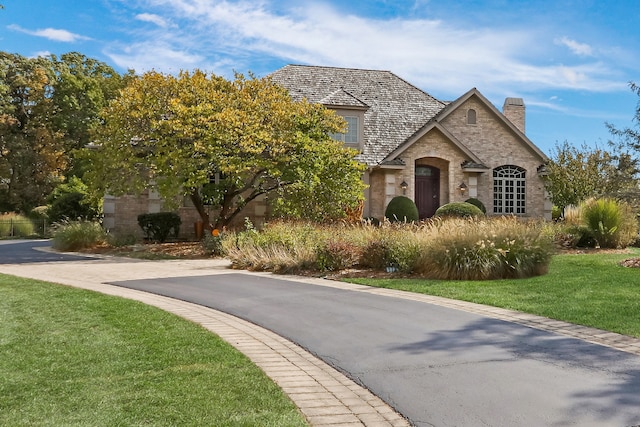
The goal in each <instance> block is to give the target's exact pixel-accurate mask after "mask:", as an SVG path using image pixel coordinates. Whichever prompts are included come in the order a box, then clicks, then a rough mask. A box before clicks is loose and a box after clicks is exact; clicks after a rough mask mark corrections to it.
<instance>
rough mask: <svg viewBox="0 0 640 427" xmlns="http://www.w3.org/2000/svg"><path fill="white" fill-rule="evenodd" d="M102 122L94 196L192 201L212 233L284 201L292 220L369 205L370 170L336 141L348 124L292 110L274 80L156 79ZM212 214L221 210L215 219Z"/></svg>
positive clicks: (304, 107) (151, 76) (311, 108)
mask: <svg viewBox="0 0 640 427" xmlns="http://www.w3.org/2000/svg"><path fill="white" fill-rule="evenodd" d="M103 120H104V124H103V125H102V126H100V127H98V128H97V131H96V138H95V142H96V144H97V145H98V147H99V149H97V150H95V151H93V155H92V156H91V157H92V171H91V176H92V180H91V182H92V183H93V186H94V188H95V189H98V190H100V191H107V192H109V193H111V194H114V195H121V194H126V193H134V194H135V193H138V194H139V193H140V192H141V191H142V190H144V189H146V188H152V189H154V190H156V191H158V192H159V194H160V195H161V196H162V197H163V198H164V200H165V203H168V205H169V206H171V204H172V202H174V203H176V202H177V201H179V200H180V199H181V197H182V196H189V197H190V198H191V200H192V202H193V204H194V206H195V207H196V209H197V210H198V212H199V214H200V216H201V218H202V220H203V221H204V222H205V224H207V225H209V226H210V227H212V228H221V227H223V226H225V225H227V224H229V223H230V221H231V220H232V219H233V218H235V217H236V216H237V215H239V214H240V213H241V212H242V209H243V208H244V207H245V206H246V204H247V203H249V202H250V201H252V200H254V199H256V198H257V197H259V196H261V195H265V194H270V195H272V196H270V197H273V198H278V197H281V196H284V195H285V193H286V196H287V197H288V202H287V204H286V207H287V209H286V212H287V213H288V214H290V215H292V216H297V217H305V216H307V217H314V218H317V217H319V216H322V215H320V214H319V212H322V213H324V216H326V217H337V216H340V215H343V214H344V212H345V209H348V208H353V207H354V206H356V205H357V204H358V203H359V202H360V201H361V199H362V189H363V183H362V181H361V174H362V171H363V166H362V165H361V164H359V163H358V162H357V161H355V160H354V155H355V154H356V153H355V152H354V151H353V150H350V149H347V148H345V147H344V146H343V145H342V144H341V143H340V142H338V141H335V140H333V139H332V138H331V137H330V134H331V133H333V132H338V131H343V130H344V126H345V124H344V121H343V120H342V119H341V118H340V117H338V116H336V115H335V114H334V113H333V112H331V111H329V110H327V109H325V108H324V107H323V106H320V105H315V104H309V103H307V102H294V101H292V100H291V98H290V97H289V95H288V93H287V92H286V91H285V90H284V89H283V88H281V87H279V86H278V85H276V84H275V83H273V82H272V81H271V80H270V79H268V78H266V79H257V78H255V77H253V76H249V77H248V78H246V77H245V76H243V75H241V74H237V75H236V77H235V79H234V80H233V81H229V80H226V79H224V78H222V77H219V76H215V75H207V74H206V73H204V72H201V71H199V70H196V71H194V72H181V73H180V74H179V75H178V76H171V75H166V74H162V73H157V72H148V73H145V74H144V75H142V76H140V77H139V78H136V79H133V80H132V81H131V82H130V83H129V85H128V86H127V87H126V88H125V89H124V90H123V91H122V93H121V95H120V96H119V97H118V98H116V99H115V100H113V101H112V102H111V103H110V105H109V107H108V108H106V109H105V110H104V113H103ZM329 172H331V173H329ZM310 191H312V192H315V193H316V194H317V195H318V197H317V198H315V199H313V198H310V197H309V192H310ZM206 204H208V205H212V206H213V207H215V208H216V210H217V213H216V216H215V219H213V220H212V219H210V218H209V214H208V211H207V209H206V208H205V205H206Z"/></svg>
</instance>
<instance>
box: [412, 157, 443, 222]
mask: <svg viewBox="0 0 640 427" xmlns="http://www.w3.org/2000/svg"><path fill="white" fill-rule="evenodd" d="M415 181H416V206H417V207H418V214H419V216H420V219H424V218H430V217H432V216H433V215H434V214H435V213H436V209H438V207H440V169H438V168H435V167H433V166H416V177H415Z"/></svg>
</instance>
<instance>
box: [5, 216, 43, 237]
mask: <svg viewBox="0 0 640 427" xmlns="http://www.w3.org/2000/svg"><path fill="white" fill-rule="evenodd" d="M34 234H35V227H34V226H33V222H31V220H30V219H29V218H27V217H25V216H23V215H18V214H13V213H10V214H3V215H0V237H29V236H33V235H34Z"/></svg>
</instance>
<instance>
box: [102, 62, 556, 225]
mask: <svg viewBox="0 0 640 427" xmlns="http://www.w3.org/2000/svg"><path fill="white" fill-rule="evenodd" d="M269 77H270V78H271V79H273V81H274V82H276V83H278V84H280V85H282V86H283V87H284V88H286V89H287V90H288V91H289V93H290V95H291V97H292V98H293V99H294V100H301V99H303V98H306V99H307V100H308V101H310V102H314V103H320V104H323V105H325V106H326V107H327V108H330V109H332V110H334V111H335V112H336V113H337V114H339V115H340V116H342V117H344V119H345V120H346V122H347V124H348V131H347V132H346V133H345V134H337V135H334V137H335V138H337V139H340V140H342V141H344V143H345V145H347V146H350V147H353V148H356V149H357V150H358V151H359V153H360V154H359V155H358V157H357V158H358V159H359V160H360V161H362V162H363V163H365V164H366V165H367V170H366V172H365V174H364V176H363V180H364V181H365V183H366V184H368V188H367V190H366V194H365V200H366V202H365V206H364V212H363V216H364V217H374V218H378V219H381V218H383V217H384V212H385V209H386V206H387V204H388V203H389V201H390V200H391V199H392V198H393V197H395V196H397V195H403V194H404V195H406V196H407V197H409V198H411V199H412V200H414V201H415V203H416V205H417V206H418V210H419V213H420V218H428V217H431V216H432V215H433V214H434V212H435V211H436V209H437V208H438V207H439V206H442V205H443V204H446V203H449V202H454V201H464V200H466V199H468V198H471V197H474V198H477V199H479V200H480V201H481V202H482V203H483V204H484V205H485V206H486V208H487V214H488V215H504V214H509V215H517V216H520V217H535V218H547V219H550V218H551V202H550V200H549V198H548V197H547V195H546V192H545V189H544V182H543V179H544V173H545V170H544V163H545V161H546V156H545V155H544V154H543V153H542V151H540V149H539V148H538V147H536V146H535V145H534V144H533V142H531V141H530V140H529V138H527V136H526V135H525V105H524V102H523V101H522V99H520V98H507V99H506V100H505V103H504V107H503V110H502V112H501V111H499V110H498V109H497V108H496V107H495V106H494V105H493V104H492V103H491V102H489V100H487V99H486V98H485V97H484V96H483V95H482V94H481V93H480V92H479V91H478V90H477V89H475V88H474V89H471V90H469V91H468V92H467V93H465V94H464V95H462V96H461V97H460V98H458V99H456V100H455V101H452V102H444V101H440V100H437V99H435V98H434V97H432V96H431V95H429V94H428V93H426V92H424V91H423V90H421V89H419V88H417V87H415V86H413V85H412V84H410V83H408V82H407V81H405V80H403V79H402V78H400V77H398V76H396V75H395V74H393V73H391V72H389V71H379V70H361V69H352V68H335V67H317V66H305V65H287V66H285V67H283V68H281V69H279V70H277V71H275V72H274V73H272V74H271V75H270V76H269ZM161 209H162V201H161V200H160V198H159V196H158V195H157V194H155V193H153V192H147V193H146V194H144V195H143V196H142V197H133V196H125V197H118V198H114V197H105V203H104V213H105V217H104V225H105V227H106V228H107V229H111V230H112V231H114V232H116V233H117V232H122V231H129V232H131V231H133V230H137V229H138V226H137V222H136V218H137V215H138V214H140V213H145V212H157V211H159V210H161ZM180 215H181V216H182V218H183V224H189V223H190V222H195V221H196V220H197V219H198V216H197V214H196V213H195V210H194V209H193V208H192V207H189V205H188V201H185V206H184V207H182V208H181V209H180ZM244 217H249V218H250V219H252V220H253V221H254V223H256V224H260V223H262V222H263V221H265V220H268V218H269V207H268V205H267V202H266V199H265V198H262V199H260V200H255V201H253V202H251V203H250V204H249V205H248V206H247V207H246V208H245V211H244V212H243V215H242V216H241V218H240V220H242V218H244ZM182 233H183V234H192V233H193V230H191V229H190V227H183V231H182Z"/></svg>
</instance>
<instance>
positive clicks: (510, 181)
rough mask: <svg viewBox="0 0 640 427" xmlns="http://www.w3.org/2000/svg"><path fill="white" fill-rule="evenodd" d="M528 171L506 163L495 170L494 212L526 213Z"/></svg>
mask: <svg viewBox="0 0 640 427" xmlns="http://www.w3.org/2000/svg"><path fill="white" fill-rule="evenodd" d="M525 175H526V171H525V170H524V169H522V168H521V167H518V166H513V165H505V166H499V167H497V168H495V169H494V170H493V213H496V214H515V215H524V214H525V213H526V212H525V201H526V191H525V190H526V186H525V184H526V180H525Z"/></svg>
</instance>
